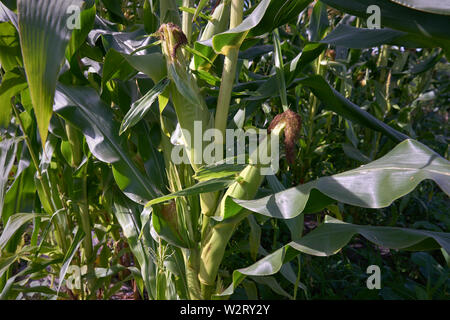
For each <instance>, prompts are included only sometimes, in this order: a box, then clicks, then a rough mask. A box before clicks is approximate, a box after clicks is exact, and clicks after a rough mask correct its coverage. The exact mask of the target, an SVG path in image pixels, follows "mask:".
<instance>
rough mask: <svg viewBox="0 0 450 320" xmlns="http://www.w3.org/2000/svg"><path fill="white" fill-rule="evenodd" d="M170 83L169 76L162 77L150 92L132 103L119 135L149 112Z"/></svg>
mask: <svg viewBox="0 0 450 320" xmlns="http://www.w3.org/2000/svg"><path fill="white" fill-rule="evenodd" d="M169 83H170V80H169V79H167V78H164V79H162V80H161V81H159V82H158V83H157V84H155V86H154V87H153V88H152V89H151V90H150V91H149V92H147V93H146V94H145V95H144V96H143V97H142V98H141V99H139V100H138V101H136V102H134V103H133V104H132V105H131V108H130V110H129V111H128V112H127V114H126V115H125V117H124V119H123V121H122V123H121V125H120V132H119V135H121V134H122V133H124V132H125V131H126V130H128V128H131V127H132V126H134V125H135V124H136V123H138V122H139V121H140V120H141V119H142V118H143V117H144V116H145V115H146V114H147V112H148V111H149V110H150V108H151V107H152V105H153V103H154V102H155V101H156V99H157V98H158V97H159V95H160V94H161V93H163V92H164V90H165V89H166V88H167V86H168V85H169Z"/></svg>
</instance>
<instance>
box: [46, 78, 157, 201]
mask: <svg viewBox="0 0 450 320" xmlns="http://www.w3.org/2000/svg"><path fill="white" fill-rule="evenodd" d="M54 110H55V112H56V113H58V114H59V115H61V116H62V117H63V118H64V119H66V120H67V121H69V122H70V123H72V124H73V125H74V126H75V127H77V128H78V129H80V130H81V131H82V132H83V134H84V135H85V137H86V142H87V144H88V146H89V149H90V150H91V152H92V154H93V155H94V156H95V157H96V158H98V159H99V160H100V161H102V162H106V163H110V164H112V166H113V173H114V178H115V180H116V182H117V184H118V185H119V187H120V188H121V190H122V191H123V192H124V193H125V194H126V195H127V196H128V197H129V198H130V199H132V200H133V201H135V202H138V203H140V204H144V203H146V202H147V201H149V200H150V199H153V198H156V197H157V196H158V195H160V191H159V190H158V189H156V187H155V186H154V185H153V184H152V183H151V182H150V181H149V180H148V178H147V176H145V175H143V174H142V173H141V172H140V171H139V169H138V168H137V167H136V165H135V164H134V162H133V161H132V160H131V158H130V157H129V155H128V154H127V152H126V151H125V149H124V148H122V143H123V139H121V138H120V137H119V135H118V132H119V125H118V124H117V123H116V122H115V121H114V119H113V115H112V114H111V112H109V111H108V107H107V106H106V105H105V104H104V103H103V102H102V101H101V100H100V97H99V96H98V94H97V92H96V91H95V90H93V89H91V88H84V87H68V86H64V85H58V89H57V91H56V97H55V106H54Z"/></svg>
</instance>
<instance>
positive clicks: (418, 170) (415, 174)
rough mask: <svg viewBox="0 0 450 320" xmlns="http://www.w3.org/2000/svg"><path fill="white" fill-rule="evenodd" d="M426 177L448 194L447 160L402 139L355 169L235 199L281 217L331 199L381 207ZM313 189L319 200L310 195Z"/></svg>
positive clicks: (311, 209) (449, 171)
mask: <svg viewBox="0 0 450 320" xmlns="http://www.w3.org/2000/svg"><path fill="white" fill-rule="evenodd" d="M425 179H431V180H434V181H435V182H436V183H437V185H438V186H439V187H440V188H441V189H442V190H443V191H444V192H445V193H446V194H447V195H450V162H449V161H447V160H445V159H444V158H442V157H441V156H439V155H438V154H437V153H435V152H434V151H432V150H431V149H429V148H428V147H426V146H424V145H423V144H421V143H420V142H417V141H415V140H405V141H403V142H402V143H400V144H399V145H397V146H396V147H395V148H394V149H393V150H392V151H390V152H389V153H388V154H386V155H385V156H384V157H382V158H380V159H378V160H376V161H373V162H371V163H369V164H367V165H364V166H361V167H359V168H357V169H353V170H350V171H346V172H343V173H340V174H336V175H333V176H329V177H322V178H319V179H317V180H315V181H311V182H309V183H306V184H303V185H299V186H297V187H294V188H290V189H287V190H285V191H282V192H278V193H275V194H273V195H270V196H267V197H265V198H262V199H258V200H250V201H243V200H235V202H236V203H238V204H239V205H241V206H242V207H244V208H246V209H248V210H251V211H254V212H258V213H260V214H263V215H266V216H270V217H275V218H281V219H290V218H294V217H296V216H297V215H299V214H301V213H302V212H304V211H305V212H317V211H319V210H321V209H323V208H324V207H326V206H327V205H328V204H330V199H334V200H336V201H339V202H343V203H347V204H351V205H354V206H359V207H364V208H382V207H387V206H389V205H390V204H391V203H392V202H393V201H394V200H396V199H398V198H400V197H402V196H404V195H406V194H408V193H410V192H411V191H412V190H414V188H416V187H417V185H418V184H419V183H420V182H421V181H423V180H425ZM312 192H315V197H318V198H319V199H320V200H315V199H314V198H312V197H311V193H312ZM320 195H321V197H320ZM331 202H332V201H331Z"/></svg>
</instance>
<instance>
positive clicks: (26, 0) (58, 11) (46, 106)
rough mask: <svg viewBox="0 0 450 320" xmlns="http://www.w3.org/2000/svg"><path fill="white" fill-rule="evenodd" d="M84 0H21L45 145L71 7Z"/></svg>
mask: <svg viewBox="0 0 450 320" xmlns="http://www.w3.org/2000/svg"><path fill="white" fill-rule="evenodd" d="M81 4H82V2H81V1H80V0H58V1H52V0H41V1H35V0H19V1H18V3H17V9H18V16H19V33H20V44H21V47H22V55H23V63H24V66H25V71H26V73H27V78H28V85H29V87H30V93H31V100H32V102H33V107H34V109H35V114H36V118H37V123H38V128H39V133H40V136H41V141H42V145H44V144H45V141H46V140H47V133H48V132H47V130H48V125H49V123H50V118H51V117H52V112H53V109H52V107H53V98H54V94H55V89H56V81H57V77H58V72H59V69H60V65H61V62H62V60H63V58H64V52H65V50H66V46H67V43H68V41H69V38H70V34H71V30H69V29H68V27H67V25H66V23H67V19H68V15H67V9H68V8H69V6H71V5H78V6H81Z"/></svg>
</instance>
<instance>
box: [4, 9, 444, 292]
mask: <svg viewBox="0 0 450 320" xmlns="http://www.w3.org/2000/svg"><path fill="white" fill-rule="evenodd" d="M374 4H375V5H377V6H378V7H379V8H381V9H380V10H381V11H380V14H381V24H382V26H383V28H380V29H371V28H367V25H366V21H367V19H368V18H369V16H370V13H367V10H366V9H367V7H368V6H370V5H374ZM449 12H450V9H449V7H448V5H446V4H444V3H441V4H438V3H437V2H433V3H432V4H426V1H407V0H405V1H402V2H399V1H391V0H370V1H369V0H367V1H366V0H357V1H340V0H336V1H335V0H322V1H312V0H289V1H280V0H260V1H247V0H245V1H244V0H221V1H204V0H200V1H194V0H183V1H176V0H160V1H156V0H142V1H116V2H114V1H101V0H96V1H93V0H92V1H89V0H86V1H82V0H58V1H56V0H39V1H37V0H17V1H3V0H2V1H1V2H0V21H1V22H0V46H1V48H0V64H1V69H0V72H1V73H0V77H1V83H0V125H1V128H2V129H1V132H0V217H1V223H0V226H1V229H0V230H1V236H0V250H1V251H0V252H1V257H0V292H1V293H0V297H1V298H2V299H15V298H27V297H28V296H29V295H30V294H33V293H37V294H39V295H40V297H41V298H48V299H57V298H60V299H110V298H112V297H113V296H115V295H117V293H118V292H119V291H120V289H121V287H122V285H123V284H125V283H132V285H133V290H132V291H133V292H132V293H130V294H131V295H132V297H133V298H148V299H155V300H167V299H226V298H228V297H230V296H231V295H232V294H234V291H235V290H236V288H238V287H239V286H240V285H241V284H242V285H244V287H245V290H246V292H247V294H248V295H247V296H248V297H249V298H252V297H254V290H252V288H253V287H252V285H253V286H254V282H251V281H249V280H248V279H246V277H251V279H253V280H254V281H255V282H257V283H262V284H264V285H267V286H269V287H270V288H271V289H272V290H274V291H275V292H277V293H280V292H281V294H282V295H284V296H286V297H289V298H294V299H295V298H296V297H297V291H298V289H299V288H300V289H301V290H303V291H304V292H305V293H307V291H308V286H307V285H306V284H305V283H302V282H301V279H300V274H301V272H300V270H299V269H298V273H297V275H296V273H295V271H294V266H297V268H300V266H301V264H299V263H298V262H299V261H300V258H299V257H303V256H305V255H312V256H331V255H334V254H336V253H338V252H340V251H341V249H342V248H344V247H345V246H346V245H347V244H348V243H349V242H350V241H351V240H352V238H353V237H354V236H355V235H359V236H362V237H364V238H365V239H367V240H368V241H370V242H372V243H374V244H376V245H378V246H381V247H385V248H390V249H396V250H406V251H426V250H441V253H442V255H443V256H444V258H445V259H446V261H447V262H448V261H449V260H448V254H449V252H450V238H449V235H448V233H446V232H444V231H445V230H441V231H442V232H438V231H430V230H423V229H414V228H404V227H398V226H397V225H395V223H393V224H391V225H388V226H383V225H381V226H380V225H361V224H357V223H350V222H349V220H348V219H345V218H346V214H347V212H353V211H352V210H356V212H358V210H360V211H362V210H369V209H373V210H372V211H371V212H375V213H374V214H376V213H379V212H381V211H380V210H381V209H382V208H389V207H392V206H393V203H396V202H395V201H396V200H397V199H400V198H402V199H404V198H403V197H404V196H406V195H408V194H410V193H411V192H415V191H414V190H415V189H416V188H419V187H418V186H420V185H423V184H424V183H425V182H423V181H424V180H431V181H433V183H434V184H433V188H434V189H433V190H435V192H437V193H440V194H443V195H444V196H445V197H446V196H448V195H449V194H450V179H449V176H450V163H449V161H448V160H447V159H448V138H447V137H446V136H445V135H446V134H447V130H448V128H443V129H442V130H443V138H442V139H444V144H447V147H446V149H445V148H444V149H442V150H441V149H439V152H436V151H433V150H432V149H431V148H430V147H429V146H427V145H428V144H425V143H423V141H422V142H421V141H419V140H420V139H418V137H417V135H416V133H415V131H414V129H413V115H412V114H413V113H414V112H418V111H415V110H420V108H421V103H422V101H427V100H426V93H429V92H434V94H440V92H444V91H445V88H444V89H442V88H440V87H439V83H440V80H439V79H438V80H436V77H437V75H436V70H437V69H438V67H437V66H439V67H440V68H446V70H447V72H448V62H447V60H446V57H447V58H448V56H449V52H450V51H449V50H450V38H449V35H448V32H447V30H449V28H450V19H449V17H448V14H449ZM374 48H375V49H376V50H374ZM404 48H412V49H408V50H409V51H406V49H404ZM415 48H421V50H416V49H415ZM364 55H365V56H366V58H367V59H368V60H370V63H367V64H364V66H365V69H364V68H362V67H361V65H362V64H363V63H362V62H358V61H360V60H362V59H363V58H362V57H363V56H364ZM360 56H361V57H360ZM373 57H375V58H373ZM364 59H365V58H364ZM408 59H409V60H408ZM419 60H420V61H419ZM417 61H419V62H420V63H417ZM367 66H368V67H367ZM354 74H356V75H357V80H356V82H357V85H358V87H356V88H355V82H354V80H353V78H352V77H353V75H354ZM408 75H412V76H411V78H408ZM447 76H448V74H447ZM442 77H445V75H443V76H442ZM401 86H402V87H405V88H406V89H405V90H406V93H404V94H402V95H398V96H395V94H396V93H395V92H396V91H395V89H396V88H399V87H401ZM369 99H370V100H369ZM432 99H434V100H433V101H439V100H438V98H436V97H435V98H432ZM353 101H359V102H361V103H364V105H363V106H359V105H357V104H356V103H355V102H353ZM403 103H404V104H405V105H402V104H403ZM436 105H437V107H438V108H440V109H441V110H442V112H444V111H445V108H447V117H448V100H447V101H446V102H442V103H439V102H436ZM405 110H409V111H405ZM408 112H410V113H408ZM405 117H406V119H405ZM408 117H409V118H408ZM395 119H399V120H398V121H395ZM443 127H445V125H444V126H443ZM263 129H268V130H267V134H265V135H259V140H258V144H257V147H256V148H252V147H251V146H250V145H251V143H250V140H247V139H246V137H247V136H248V135H247V134H246V132H247V133H248V132H249V131H254V132H256V133H260V132H263ZM208 130H214V131H212V132H215V133H216V134H217V135H216V136H214V139H211V140H210V141H209V143H208V141H205V139H203V132H205V131H208ZM198 132H200V134H201V135H202V136H201V137H200V138H199V136H198V134H197V133H198ZM229 132H233V136H232V143H231V147H230V146H229V145H228V144H227V143H228V141H226V139H225V137H226V134H228V133H229ZM218 137H223V139H220V138H218ZM442 139H441V140H442ZM271 141H276V142H277V143H276V144H275V145H272V144H270V143H269V142H271ZM333 145H339V146H341V145H342V150H341V149H339V150H338V151H339V156H336V157H334V155H332V153H331V151H333V152H334V151H335V149H333ZM239 146H242V148H239ZM274 146H276V147H274ZM278 146H279V148H278ZM432 146H433V147H434V146H435V145H432ZM235 147H236V148H235ZM339 148H340V147H339ZM235 149H236V150H235ZM274 149H275V150H274ZM324 150H325V151H324ZM278 151H279V152H280V153H281V159H276V163H275V168H278V167H279V170H274V163H273V162H272V163H270V164H269V163H267V162H264V163H263V162H261V161H258V160H260V159H261V155H264V154H266V155H267V154H271V153H272V152H278ZM328 151H330V153H329V154H327V152H328ZM205 155H209V156H210V157H209V158H212V159H213V161H209V160H208V161H207V160H206V159H205ZM333 157H334V158H333ZM339 157H341V158H342V157H346V160H344V161H343V162H342V163H338V162H337V161H336V163H335V164H330V165H331V166H333V165H334V166H335V168H334V170H332V169H330V170H329V169H323V167H322V165H324V164H328V163H330V162H329V159H330V158H333V159H334V160H337V159H341V158H339ZM209 158H208V159H209ZM255 159H256V161H255ZM238 160H240V161H238ZM356 164H357V165H356ZM361 164H362V165H361ZM271 170H272V171H271ZM267 172H271V173H270V174H267ZM337 172H339V173H337ZM416 190H417V189H416ZM344 206H345V207H344ZM346 208H351V209H348V210H347V209H346ZM375 209H377V210H375ZM446 214H447V215H448V208H447V212H446ZM306 216H313V217H317V219H318V222H319V224H318V226H317V227H316V228H315V229H314V230H312V231H310V232H308V233H306V232H305V230H304V226H305V217H306ZM269 220H270V221H271V222H272V225H273V230H277V229H278V227H279V224H280V225H281V224H283V225H285V226H287V228H288V230H289V235H287V236H288V237H289V238H290V242H288V243H287V244H286V243H284V244H283V245H278V244H277V241H278V238H277V237H276V234H275V231H274V234H275V235H274V245H273V246H272V248H271V249H272V253H269V252H267V251H266V250H265V249H264V248H263V247H262V245H261V243H262V239H261V232H262V231H261V225H262V224H264V223H265V222H266V221H269ZM244 225H245V226H248V228H249V230H250V231H249V237H248V239H249V240H248V243H247V248H245V249H244V248H242V251H243V252H246V253H248V256H249V260H250V261H253V264H251V265H250V266H248V265H247V266H246V265H234V266H233V269H231V270H226V268H225V267H224V266H228V263H227V261H226V259H227V258H226V257H229V254H230V252H231V250H232V249H231V246H232V244H233V239H235V237H236V232H237V230H239V228H242V227H243V226H244ZM295 259H297V260H295ZM295 262H297V264H295ZM278 272H280V273H281V277H283V278H284V279H285V280H286V281H287V282H288V283H289V286H291V287H293V294H290V293H288V292H286V290H285V289H283V288H281V287H280V285H279V284H278V282H277V281H275V278H274V277H273V276H274V275H275V274H277V273H278ZM36 283H37V284H36ZM291 287H290V288H291Z"/></svg>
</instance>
